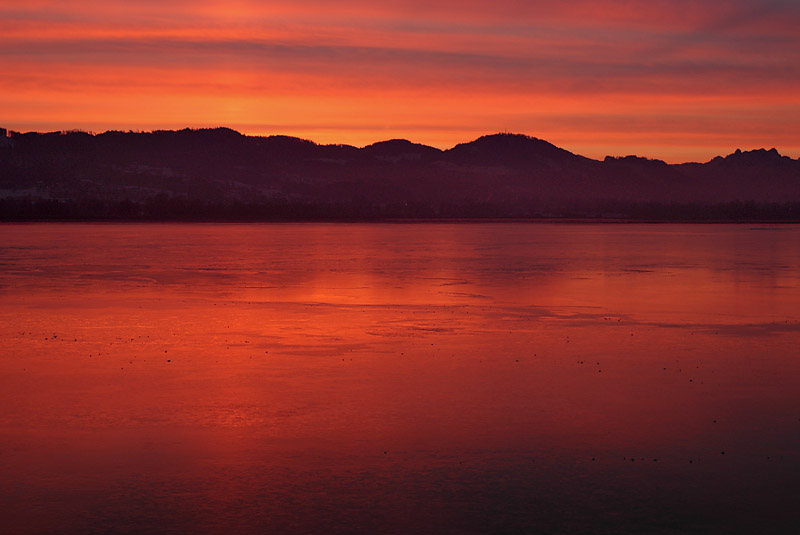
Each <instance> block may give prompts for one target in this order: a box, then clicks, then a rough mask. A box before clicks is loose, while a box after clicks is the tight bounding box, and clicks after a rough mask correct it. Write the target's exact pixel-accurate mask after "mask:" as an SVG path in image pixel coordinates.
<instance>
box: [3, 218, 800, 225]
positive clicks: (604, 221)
mask: <svg viewBox="0 0 800 535" xmlns="http://www.w3.org/2000/svg"><path fill="white" fill-rule="evenodd" d="M70 223H76V224H94V223H96V224H122V225H132V224H154V225H162V224H187V225H193V224H197V225H208V224H219V225H252V224H302V223H308V224H315V223H330V224H356V223H357V224H397V225H415V224H507V223H525V224H557V225H592V224H597V225H800V219H797V220H772V219H738V220H734V219H704V220H698V219H685V220H665V219H619V218H386V219H364V218H361V219H359V218H320V219H0V224H2V225H26V224H55V225H58V224H70Z"/></svg>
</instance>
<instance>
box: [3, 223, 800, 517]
mask: <svg viewBox="0 0 800 535" xmlns="http://www.w3.org/2000/svg"><path fill="white" fill-rule="evenodd" d="M798 232H800V231H799V230H798V228H796V227H794V226H786V227H775V228H772V229H752V228H749V227H745V226H671V225H661V226H639V225H619V226H613V225H588V226H581V225H561V226H559V225H529V224H494V225H493V224H480V225H472V224H469V225H468V224H461V225H459V224H442V225H422V224H420V225H320V224H309V225H304V224H298V225H59V226H48V225H7V226H5V228H4V232H3V233H2V239H1V241H0V247H2V250H3V251H4V266H3V270H2V271H0V287H2V289H3V290H2V293H0V304H1V305H2V307H0V318H1V319H2V321H1V322H0V325H2V331H0V336H2V339H3V341H4V354H3V359H2V360H0V381H1V382H2V389H0V403H1V404H2V406H3V407H4V410H3V411H2V416H1V418H2V420H0V443H2V444H3V445H4V454H3V460H2V463H0V475H2V480H3V481H4V482H6V485H7V486H5V487H0V497H2V498H3V502H4V503H6V504H10V508H9V510H10V511H12V513H11V515H10V516H9V517H7V519H6V523H7V525H10V526H16V527H24V526H28V528H29V529H31V530H32V531H51V530H52V529H56V528H58V527H59V526H61V527H62V528H63V527H64V526H67V528H69V529H72V530H74V531H86V530H87V529H90V528H95V529H96V528H97V526H110V527H111V528H114V527H120V528H121V527H124V526H126V525H127V526H131V525H135V526H139V527H144V528H148V527H153V526H161V527H162V529H163V530H166V531H175V532H179V531H186V530H189V531H192V529H191V528H193V527H197V526H198V525H205V526H209V527H208V530H209V531H210V532H222V531H224V530H225V529H228V530H229V529H230V528H231V527H232V526H233V527H238V528H241V529H242V530H244V531H249V532H256V531H259V530H263V529H267V530H272V531H282V532H308V531H315V530H318V529H319V528H320V526H326V527H330V526H334V527H336V526H351V527H352V526H353V525H358V526H362V527H364V528H365V529H369V530H377V531H386V530H390V531H391V530H392V529H397V528H398V526H405V528H407V529H405V528H404V529H403V530H404V531H414V530H415V528H419V527H420V526H431V525H434V526H437V530H439V529H440V530H445V531H446V530H447V528H448V527H450V528H452V526H454V525H456V526H458V525H461V524H460V522H462V521H463V508H464V507H469V508H471V510H477V511H483V510H485V508H488V509H489V510H490V512H489V513H487V514H485V515H484V514H483V513H480V512H478V513H476V516H475V517H474V518H473V520H472V521H473V522H476V523H477V524H474V525H479V526H482V527H487V529H488V526H490V525H492V524H491V522H494V521H497V519H501V520H503V521H504V522H508V523H509V524H507V525H510V526H514V527H515V529H516V528H519V529H521V530H522V529H523V528H525V527H526V526H530V525H533V524H531V523H534V524H536V525H540V526H541V525H549V526H551V528H552V530H553V531H558V530H559V526H563V524H561V522H563V521H564V518H565V516H564V514H568V516H569V518H570V519H572V520H571V522H577V523H578V524H579V525H582V526H584V527H585V528H586V529H589V528H590V527H591V526H596V525H597V522H598V521H599V522H612V520H609V519H613V518H616V519H617V520H616V521H618V522H622V524H621V525H619V526H616V528H617V529H619V530H622V531H626V530H627V531H638V532H641V530H642V529H645V528H646V526H647V525H648V524H647V522H649V521H650V520H649V519H651V518H653V517H658V518H664V519H665V520H664V521H665V522H672V523H676V524H679V525H683V526H688V527H692V526H695V525H707V523H708V522H711V523H715V524H714V525H724V526H731V525H733V524H737V525H738V524H739V523H742V522H743V523H744V524H746V525H749V526H752V527H755V525H756V524H748V522H751V523H752V522H755V521H756V519H758V520H757V521H758V522H762V521H763V518H769V519H772V520H773V521H776V522H777V521H788V519H789V518H790V516H789V515H790V514H791V513H790V512H791V511H793V509H792V508H791V507H783V506H784V505H786V500H787V499H789V498H787V497H789V496H792V494H791V492H786V489H789V490H791V489H792V488H795V489H796V481H794V479H792V480H791V481H790V480H788V479H787V477H786V475H787V474H794V473H796V469H797V460H796V459H795V458H794V452H795V451H797V448H798V439H799V438H800V435H798V434H797V421H798V417H800V415H798V414H797V412H796V411H797V406H798V404H797V401H798V400H797V389H796V385H797V377H798V373H800V369H799V368H798V361H797V359H796V356H797V355H796V352H797V347H798V343H800V317H798V312H797V311H798V307H797V303H798V302H799V301H800V294H799V293H798V292H799V291H800V278H798V274H799V273H800V270H798V269H797V267H798V266H799V265H800V257H798V251H800V246H798V236H800V234H798ZM721 451H725V452H726V453H725V455H722V454H721V453H720V452H721ZM631 459H633V461H631ZM644 460H646V461H647V462H646V463H643V462H642V461H644ZM690 461H691V462H690ZM16 488H24V492H22V493H17V492H11V491H10V490H7V489H16ZM754 488H758V489H760V490H759V493H758V495H757V496H753V495H752V489H754ZM779 489H783V490H779ZM420 496H423V497H425V500H423V501H422V503H420V500H419V497H420ZM493 496H494V497H495V498H493ZM265 497H267V498H268V499H265ZM542 503H547V504H549V506H548V507H547V508H545V509H541V508H537V507H535V506H534V505H535V504H542ZM744 504H747V507H744ZM573 506H574V508H573ZM41 507H46V508H47V510H48V513H47V514H38V513H36V511H38V510H39V509H37V508H41ZM551 507H555V509H551ZM771 507H772V508H776V507H777V509H778V511H777V512H776V511H773V509H771ZM476 508H477V509H476ZM634 510H639V511H646V516H647V519H648V520H643V519H641V518H638V517H637V516H636V515H635V514H633V513H631V511H634ZM580 511H583V513H581V512H580ZM608 511H611V512H612V513H613V514H612V515H610V516H609V517H605V516H603V514H605V513H607V512H608ZM753 511H756V513H753ZM567 512H568V513H567ZM601 513H602V514H601ZM767 513H770V514H767ZM376 515H377V516H376ZM598 515H600V516H598ZM598 519H600V520H598ZM726 519H727V520H726ZM487 522H488V524H487ZM642 522H644V523H642ZM583 523H585V524H583ZM474 525H473V527H474ZM603 525H605V524H603ZM611 525H613V524H611ZM165 526H166V527H165ZM214 526H216V527H214ZM111 528H110V529H111Z"/></svg>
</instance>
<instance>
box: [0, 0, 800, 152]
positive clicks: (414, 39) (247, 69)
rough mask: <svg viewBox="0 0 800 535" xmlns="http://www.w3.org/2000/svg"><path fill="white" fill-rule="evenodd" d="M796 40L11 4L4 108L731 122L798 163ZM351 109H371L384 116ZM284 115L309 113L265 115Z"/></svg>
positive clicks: (486, 13)
mask: <svg viewBox="0 0 800 535" xmlns="http://www.w3.org/2000/svg"><path fill="white" fill-rule="evenodd" d="M797 27H800V4H799V3H797V2H794V1H786V0H768V1H760V2H756V1H754V0H727V1H709V2H695V1H691V2H690V1H688V0H672V1H666V0H651V1H643V0H613V1H612V0H606V1H588V0H575V1H573V2H544V1H538V0H536V1H529V0H526V1H523V0H497V1H496V2H491V3H488V2H485V1H478V0H461V1H458V2H456V1H455V0H438V1H437V0H428V1H424V2H423V1H422V0H403V1H401V0H387V1H385V2H364V1H352V0H343V1H341V2H336V3H332V2H322V1H321V0H293V1H291V2H289V1H285V0H280V1H271V2H262V1H259V2H255V1H234V2H221V1H201V0H196V1H192V2H188V1H182V0H181V1H169V0H161V1H154V0H140V1H138V2H127V1H121V0H109V1H105V2H96V1H90V0H74V1H72V2H69V3H65V2H54V1H46V0H30V1H28V2H26V3H24V4H22V3H20V4H18V5H17V6H9V5H5V6H2V7H0V76H2V77H3V80H4V90H5V92H6V103H5V104H0V106H2V107H0V112H3V115H4V116H5V117H15V118H16V119H15V120H19V121H22V120H24V116H25V115H26V114H28V115H29V116H34V115H36V116H37V117H40V112H37V111H35V110H34V108H35V104H34V103H33V100H32V99H34V98H35V99H39V100H40V101H41V102H52V103H53V105H52V107H48V109H49V110H51V111H52V110H58V109H59V107H60V108H63V109H67V108H70V109H80V110H82V112H83V113H85V114H87V116H98V117H100V116H102V117H104V118H105V120H107V118H108V117H113V116H114V115H115V114H117V115H118V116H119V117H120V121H123V120H129V119H122V117H123V115H124V114H123V110H129V109H130V105H129V104H130V99H131V98H132V97H131V95H132V94H133V93H134V92H138V93H140V95H139V96H138V97H136V101H137V102H139V103H138V104H137V110H136V113H138V114H140V116H141V117H140V118H141V120H145V121H146V120H147V119H146V118H147V117H148V113H152V115H150V117H151V119H150V121H151V122H152V126H153V127H161V126H162V123H160V122H159V121H164V120H166V119H165V117H168V118H169V121H179V120H180V118H179V117H177V116H176V115H175V113H173V112H170V111H169V110H170V109H174V110H181V111H182V112H184V113H187V114H190V115H191V116H187V118H186V119H185V120H186V121H187V122H188V121H189V120H190V119H191V120H196V119H197V114H209V115H208V120H214V121H226V120H227V121H239V122H240V123H241V122H242V121H244V117H245V116H248V117H249V119H248V120H247V122H248V123H249V124H290V123H293V124H296V125H306V126H308V125H310V124H312V123H313V118H314V117H321V118H322V117H326V118H327V119H325V121H323V122H321V123H320V126H319V128H318V129H317V130H325V131H327V129H329V128H332V127H334V126H335V125H341V126H342V129H343V130H342V139H341V140H342V141H345V142H346V141H348V138H347V136H348V135H349V134H348V130H347V128H352V131H355V130H358V129H359V128H361V127H363V126H364V124H367V125H369V124H374V125H380V124H383V125H386V126H387V127H388V128H391V127H392V125H395V126H398V127H400V126H402V125H410V126H409V128H410V127H411V126H413V127H414V128H416V129H417V130H419V131H423V130H425V131H428V132H432V131H434V130H435V129H436V128H437V125H439V126H438V128H440V129H441V132H445V131H447V132H454V131H456V130H458V128H461V129H462V130H463V131H473V130H474V129H475V128H476V127H477V126H476V125H480V126H481V127H483V126H486V127H487V128H488V127H491V126H493V125H496V128H495V130H497V129H501V128H504V127H507V126H508V125H509V124H511V125H512V126H513V127H514V129H519V130H521V131H523V132H525V133H530V134H533V135H538V136H542V137H543V136H545V135H546V134H547V133H548V132H550V133H554V132H555V133H559V132H562V133H563V129H561V130H559V129H558V128H557V125H556V124H555V122H554V121H555V120H556V119H558V118H561V120H563V121H564V124H568V125H570V128H575V129H578V130H579V129H580V128H581V126H580V125H581V123H583V124H584V125H586V128H588V130H586V131H577V130H576V131H575V134H574V138H575V139H586V138H587V136H589V135H591V132H592V130H591V128H596V129H597V131H598V132H600V131H602V132H603V135H604V136H606V137H607V138H613V137H614V135H615V134H614V132H615V131H616V132H618V135H619V136H620V137H624V132H625V130H626V129H628V128H630V127H631V125H632V124H636V125H641V131H642V134H641V135H642V136H646V135H647V134H646V130H647V128H648V125H649V128H652V132H653V139H656V138H658V136H659V135H661V136H662V138H661V139H663V132H665V131H668V132H678V131H680V130H681V128H683V131H684V133H685V134H686V137H687V139H689V138H691V139H692V140H693V141H692V142H693V143H696V136H693V135H692V132H700V131H702V132H706V131H707V130H709V128H705V127H704V126H703V125H704V124H705V125H718V127H716V126H715V127H714V128H713V130H714V131H715V132H707V136H709V137H708V139H710V136H713V135H717V136H721V135H722V134H723V133H724V134H725V135H729V134H730V132H725V131H724V128H725V126H724V125H727V127H728V128H735V129H738V131H739V132H741V133H742V135H745V134H746V133H748V132H749V133H752V132H753V131H754V130H755V131H759V132H766V131H769V130H770V129H772V130H773V131H774V132H776V133H778V134H780V136H778V137H779V138H780V139H776V141H778V143H776V145H778V146H781V147H782V148H784V150H787V148H790V147H800V139H798V134H793V133H790V132H787V129H786V128H785V124H786V121H787V120H788V121H795V124H796V122H797V121H798V120H800V115H798V114H799V113H800V112H798V108H800V97H798V95H800V35H798V33H797V31H796V29H797ZM115 98H117V99H118V100H114V99H115ZM303 98H305V99H308V100H307V101H306V102H307V104H306V105H305V106H304V105H303V104H302V103H301V102H302V99H303ZM147 99H149V102H151V106H150V109H151V110H153V111H152V112H148V111H147V109H148V106H147V104H146V102H147ZM181 99H183V100H184V101H191V102H193V103H195V104H196V105H197V106H199V107H200V109H199V110H196V111H194V112H193V113H190V112H189V111H187V109H186V108H184V107H183V106H177V105H176V104H175V103H176V102H181ZM353 102H365V103H370V104H368V108H369V113H370V114H371V116H372V119H371V120H370V121H367V122H365V121H363V118H362V117H358V116H357V115H358V111H357V110H358V107H357V106H354V105H353V104H352V103H353ZM59 103H60V104H59ZM101 103H102V106H101ZM323 103H324V105H326V106H329V107H331V111H330V112H326V110H325V109H324V108H323V107H322V104H323ZM12 106H13V107H12ZM115 106H116V109H117V110H118V111H115ZM381 106H383V107H384V108H386V109H385V110H383V111H382V110H381ZM459 106H461V107H462V108H459ZM396 109H402V110H404V117H406V119H403V120H401V119H399V118H398V116H397V114H395V113H393V112H392V110H396ZM226 110H227V111H226ZM231 110H233V111H231ZM237 110H238V111H237ZM281 110H291V111H292V112H293V113H297V114H299V116H297V117H295V118H294V119H293V120H291V118H290V117H288V116H287V115H285V113H283V114H282V115H281V118H280V120H275V119H273V118H272V117H271V116H268V115H266V114H273V115H274V114H276V113H282V112H281ZM304 110H313V111H304ZM336 110H346V111H347V112H348V113H353V114H355V115H356V116H355V117H352V118H350V119H349V120H348V119H347V117H345V116H344V115H342V114H341V113H338V112H336V113H334V112H335V111H336ZM435 110H441V113H435ZM478 112H479V113H478ZM599 112H602V113H603V114H604V116H603V119H602V125H599V124H597V122H598V113H599ZM52 113H54V117H55V116H57V115H58V113H66V112H58V111H52ZM126 113H128V115H127V116H126V117H129V116H130V113H132V112H126ZM730 113H736V114H738V117H740V118H741V117H747V118H748V120H749V121H751V122H752V125H753V126H752V127H748V125H747V124H745V122H744V121H742V120H738V119H737V120H735V121H734V120H731V119H730V118H728V117H727V115H726V114H730ZM459 116H460V117H461V119H459ZM62 117H66V115H62ZM70 117H72V119H71V120H75V119H74V117H75V116H74V115H70ZM511 118H515V119H513V120H512V119H511ZM632 118H633V120H632ZM551 119H552V120H551ZM54 120H57V117H56V118H54ZM64 120H65V119H64ZM201 120H202V118H201ZM470 120H471V121H473V124H470V123H468V122H467V121H470ZM426 121H429V122H428V123H426ZM704 121H705V122H704ZM348 124H349V125H352V126H350V127H348V126H347V125H348ZM426 124H427V125H428V126H425V127H424V128H422V127H423V125H426ZM592 124H595V126H594V127H592V126H591V125H592ZM614 124H616V125H617V126H616V130H615V128H614ZM358 125H361V126H358ZM456 125H460V126H456ZM66 126H69V125H66ZM543 126H546V128H548V129H549V130H547V131H541V129H542V128H543ZM656 132H661V133H662V134H656ZM676 135H677V134H676ZM463 140H464V139H463V138H460V139H458V141H463ZM781 140H782V141H783V142H782V143H780V141H781ZM454 141H455V140H454ZM619 152H625V151H624V150H620V151H619ZM655 156H662V157H667V155H658V154H656V155H655Z"/></svg>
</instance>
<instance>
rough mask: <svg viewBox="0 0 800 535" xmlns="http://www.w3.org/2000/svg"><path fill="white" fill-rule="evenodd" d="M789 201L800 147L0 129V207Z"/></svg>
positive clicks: (420, 213) (187, 211)
mask: <svg viewBox="0 0 800 535" xmlns="http://www.w3.org/2000/svg"><path fill="white" fill-rule="evenodd" d="M799 207H800V159H792V158H789V157H787V156H782V155H781V154H779V153H778V151H777V150H775V149H770V150H765V149H758V150H751V151H745V152H743V151H741V150H737V151H736V152H734V153H732V154H729V155H727V156H725V157H716V158H714V159H712V160H710V161H708V162H705V163H684V164H667V163H665V162H663V161H661V160H652V159H647V158H641V157H637V156H625V157H610V156H609V157H606V158H605V159H604V160H595V159H591V158H586V157H584V156H580V155H577V154H573V153H571V152H569V151H567V150H564V149H562V148H559V147H556V146H555V145H553V144H551V143H548V142H547V141H544V140H541V139H537V138H534V137H529V136H525V135H519V134H494V135H487V136H483V137H480V138H478V139H476V140H474V141H471V142H469V143H463V144H459V145H456V146H455V147H453V148H451V149H448V150H440V149H437V148H434V147H429V146H425V145H420V144H416V143H412V142H410V141H407V140H401V139H393V140H389V141H382V142H379V143H375V144H372V145H369V146H366V147H363V148H357V147H353V146H349V145H319V144H316V143H313V142H311V141H307V140H303V139H298V138H294V137H287V136H269V137H255V136H245V135H242V134H240V133H238V132H236V131H234V130H231V129H227V128H215V129H199V130H190V129H185V130H180V131H155V132H148V133H144V132H118V131H111V132H105V133H102V134H90V133H86V132H79V131H70V132H53V133H17V132H8V131H6V130H5V129H0V218H4V219H51V218H55V219H195V218H197V219H265V220H268V219H285V218H290V219H315V218H354V219H361V218H368V219H371V218H419V217H422V218H440V217H444V218H450V217H498V218H515V217H523V218H528V217H605V218H635V219H642V218H644V219H653V220H663V219H666V220H671V219H688V220H692V219H698V218H699V219H710V220H737V219H742V218H744V219H760V218H766V219H777V220H798V219H800V212H798V208H799ZM759 214H761V215H760V216H759Z"/></svg>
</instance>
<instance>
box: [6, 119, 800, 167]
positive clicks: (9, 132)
mask: <svg viewBox="0 0 800 535" xmlns="http://www.w3.org/2000/svg"><path fill="white" fill-rule="evenodd" d="M215 130H228V131H231V132H234V133H236V134H238V135H240V136H242V137H246V138H259V139H269V138H280V137H283V138H291V139H297V140H300V141H304V142H308V143H312V144H314V145H316V146H319V147H353V148H355V149H358V150H362V149H365V148H367V147H371V146H374V145H377V144H379V143H386V142H391V141H404V142H407V143H411V144H412V145H419V146H422V147H427V148H430V149H434V150H438V151H440V152H447V151H450V150H453V149H455V148H456V147H458V146H461V145H468V144H470V143H474V142H476V141H478V140H480V139H483V138H487V137H493V136H510V137H524V138H527V139H530V140H535V141H541V142H544V143H547V144H549V145H552V146H553V147H556V148H558V149H561V150H564V151H567V152H569V153H570V154H573V155H575V156H580V157H582V158H586V159H589V160H594V161H597V162H602V161H605V160H607V159H609V158H613V159H624V158H639V159H643V160H648V161H654V162H663V163H666V164H667V165H683V164H692V163H697V164H704V163H709V162H711V161H713V160H714V159H716V158H725V157H727V156H732V155H734V154H746V153H752V152H775V153H777V154H778V155H779V156H780V157H781V158H788V159H790V160H792V161H800V157H798V158H792V157H791V156H789V155H787V154H784V153H782V152H781V151H780V150H778V149H777V147H770V148H769V149H768V148H766V147H758V148H752V149H742V148H740V147H737V148H736V149H734V150H732V151H731V152H729V153H728V154H724V155H723V154H717V155H716V156H712V157H711V158H710V159H709V160H707V161H705V162H702V161H684V162H673V163H671V162H668V161H666V160H664V159H662V158H652V157H649V156H640V155H638V154H635V153H628V154H624V155H623V154H618V155H611V154H606V155H605V156H604V157H603V158H592V157H589V156H584V155H583V154H580V153H577V152H573V151H571V150H569V149H566V148H564V147H561V146H559V145H556V144H555V143H553V142H551V141H548V140H546V139H544V138H540V137H537V136H532V135H530V134H524V133H520V132H511V131H506V130H504V131H498V132H494V133H491V134H482V135H479V136H478V137H476V138H473V139H470V140H469V141H463V142H460V143H456V144H455V145H452V146H451V147H448V148H440V147H436V146H433V145H427V144H425V143H419V142H416V141H412V140H410V139H407V138H402V137H390V138H387V139H380V140H378V141H374V142H372V143H368V144H366V145H361V146H359V145H352V144H349V143H320V142H317V141H315V140H313V139H309V138H306V137H301V136H297V135H289V134H266V135H264V134H248V133H244V132H241V131H239V130H237V129H236V128H231V127H229V126H210V127H207V126H204V127H191V126H186V127H183V128H179V129H177V128H176V129H170V128H155V129H152V130H138V129H128V130H119V129H109V130H104V131H96V130H88V129H82V128H71V129H61V130H50V131H35V130H29V131H26V132H22V131H17V130H13V129H10V128H5V127H2V126H0V137H6V138H9V139H10V138H12V137H14V136H13V135H14V134H16V135H30V134H35V135H48V134H60V135H68V134H87V135H90V136H93V137H94V136H99V135H103V134H114V133H119V134H156V133H164V132H170V133H179V132H185V131H190V132H202V131H215Z"/></svg>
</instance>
